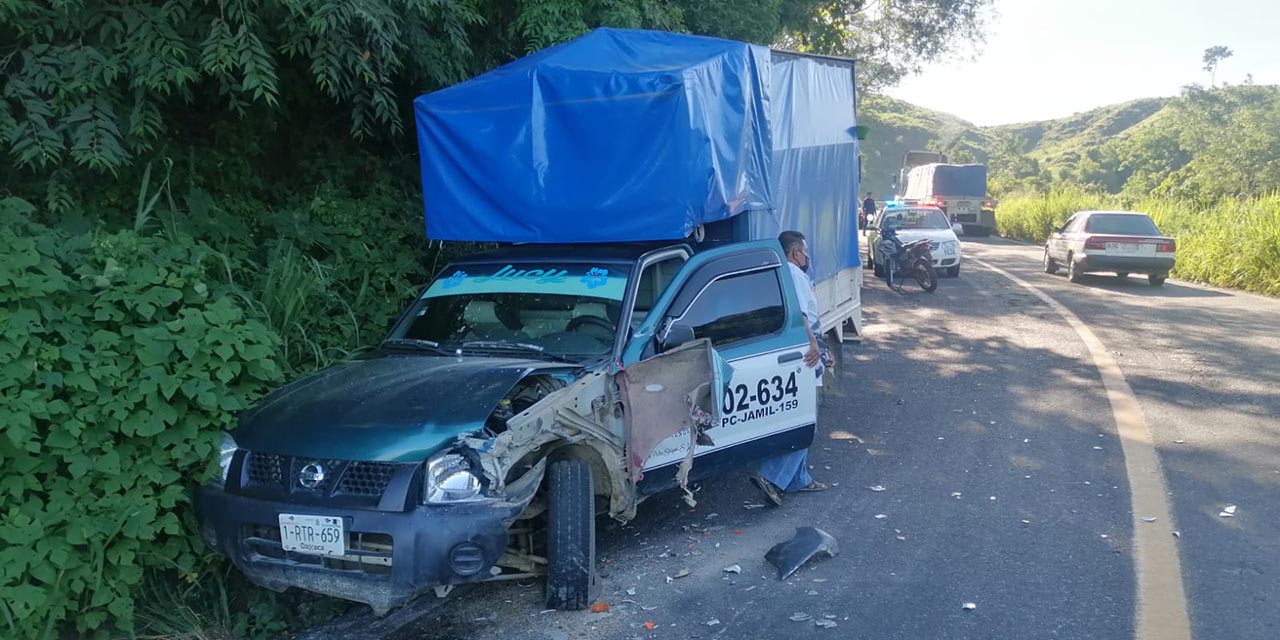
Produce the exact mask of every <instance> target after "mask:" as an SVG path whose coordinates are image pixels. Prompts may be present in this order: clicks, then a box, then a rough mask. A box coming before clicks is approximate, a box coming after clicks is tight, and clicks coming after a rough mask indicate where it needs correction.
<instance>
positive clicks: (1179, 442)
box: [1173, 440, 1186, 444]
mask: <svg viewBox="0 0 1280 640" xmlns="http://www.w3.org/2000/svg"><path fill="white" fill-rule="evenodd" d="M1183 442H1186V441H1185V440H1174V441H1173V443H1174V444H1182V443H1183Z"/></svg>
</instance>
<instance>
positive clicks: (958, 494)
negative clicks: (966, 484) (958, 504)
mask: <svg viewBox="0 0 1280 640" xmlns="http://www.w3.org/2000/svg"><path fill="white" fill-rule="evenodd" d="M951 497H952V498H955V499H957V500H958V499H960V492H959V491H952V492H951Z"/></svg>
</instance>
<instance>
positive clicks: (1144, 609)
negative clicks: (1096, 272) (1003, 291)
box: [969, 258, 1191, 640]
mask: <svg viewBox="0 0 1280 640" xmlns="http://www.w3.org/2000/svg"><path fill="white" fill-rule="evenodd" d="M969 259H970V260H972V261H973V262H976V263H978V264H979V265H982V266H983V267H986V268H988V269H990V270H992V271H994V272H996V273H998V274H1000V275H1002V276H1004V277H1006V278H1008V279H1010V280H1012V281H1013V282H1015V283H1017V284H1018V285H1020V286H1022V287H1024V288H1026V289H1027V290H1028V291H1030V292H1031V293H1034V294H1035V295H1036V297H1038V298H1040V299H1041V300H1043V301H1044V303H1045V304H1047V305H1049V306H1050V307H1052V308H1053V310H1054V311H1057V312H1058V314H1059V315H1061V316H1062V317H1063V318H1064V319H1065V320H1066V321H1067V324H1069V325H1071V328H1072V329H1074V330H1075V332H1076V335H1078V336H1080V340H1081V341H1082V342H1084V344H1085V346H1086V347H1087V348H1088V349H1089V355H1090V356H1091V357H1092V358H1093V364H1094V366H1095V367H1097V369H1098V373H1099V374H1101V375H1102V385H1103V387H1104V388H1105V389H1106V391H1107V400H1108V401H1109V402H1110V403H1111V413H1112V415H1113V416H1114V417H1115V420H1116V430H1117V431H1118V432H1119V435H1120V448H1121V450H1122V451H1123V452H1124V468H1125V473H1126V474H1127V475H1128V476H1129V495H1130V502H1131V504H1132V506H1133V549H1134V562H1133V569H1134V573H1135V577H1136V579H1137V584H1138V594H1137V596H1138V597H1137V611H1136V612H1135V613H1134V616H1135V625H1134V626H1135V630H1136V633H1135V638H1137V640H1190V638H1191V622H1190V618H1189V617H1188V616H1187V596H1186V593H1185V592H1184V591H1183V589H1182V562H1181V560H1180V559H1179V558H1178V547H1177V544H1176V538H1174V535H1173V532H1174V530H1175V529H1174V523H1173V512H1172V510H1171V509H1170V508H1169V500H1168V495H1169V494H1168V490H1167V489H1166V488H1165V481H1164V474H1163V473H1162V472H1161V471H1160V459H1159V457H1158V456H1157V455H1156V448H1155V444H1154V443H1153V442H1152V439H1151V429H1150V428H1148V427H1147V420H1146V418H1145V417H1144V416H1143V415H1142V407H1141V406H1140V405H1139V404H1138V399H1137V397H1135V396H1134V395H1133V389H1131V388H1129V383H1128V382H1126V381H1125V379H1124V373H1123V372H1121V371H1120V365H1119V364H1116V361H1115V359H1114V358H1112V357H1111V354H1110V353H1108V352H1107V349H1106V347H1104V346H1103V344H1102V341H1101V340H1099V339H1098V337H1097V336H1096V335H1094V333H1093V331H1092V330H1090V329H1089V327H1088V326H1087V325H1085V323H1084V322H1082V321H1081V320H1080V318H1079V317H1077V316H1076V314H1074V313H1072V312H1071V310H1070V309H1068V308H1066V306H1064V305H1063V304H1062V303H1060V302H1058V301H1057V300H1054V299H1053V298H1051V297H1049V295H1048V294H1046V293H1044V292H1043V291H1041V290H1039V289H1037V288H1036V287H1035V286H1033V285H1031V284H1030V283H1028V282H1026V281H1025V280H1023V279H1021V278H1019V277H1017V276H1015V275H1013V274H1011V273H1009V272H1007V271H1004V270H1003V269H1000V268H997V267H995V266H993V265H991V264H989V263H987V262H984V261H982V260H977V259H974V258H969ZM1151 518H1155V521H1154V522H1148V521H1147V520H1148V519H1151Z"/></svg>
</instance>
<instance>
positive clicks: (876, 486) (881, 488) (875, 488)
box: [867, 484, 884, 492]
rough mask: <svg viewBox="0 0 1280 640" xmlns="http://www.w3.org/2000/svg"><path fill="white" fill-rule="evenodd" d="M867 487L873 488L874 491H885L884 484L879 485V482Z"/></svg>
mask: <svg viewBox="0 0 1280 640" xmlns="http://www.w3.org/2000/svg"><path fill="white" fill-rule="evenodd" d="M867 488H868V489H870V490H872V491H876V492H879V491H884V487H882V486H880V485H878V484H877V485H873V486H870V487H867Z"/></svg>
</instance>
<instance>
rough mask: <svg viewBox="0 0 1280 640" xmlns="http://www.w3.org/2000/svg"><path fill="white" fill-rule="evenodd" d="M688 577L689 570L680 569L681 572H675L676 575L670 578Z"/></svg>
mask: <svg viewBox="0 0 1280 640" xmlns="http://www.w3.org/2000/svg"><path fill="white" fill-rule="evenodd" d="M688 575H689V570H688V569H681V570H679V571H677V572H676V575H674V576H672V577H674V578H684V577H687V576H688Z"/></svg>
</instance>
